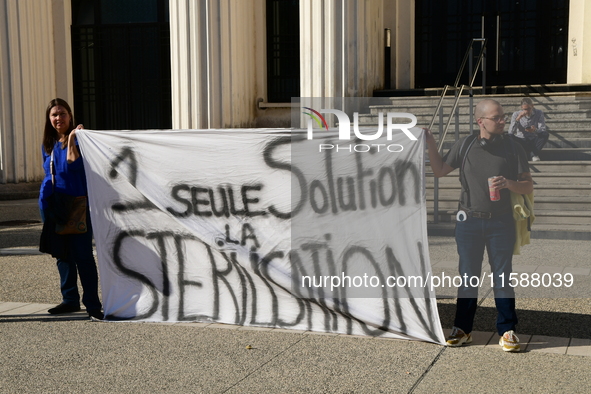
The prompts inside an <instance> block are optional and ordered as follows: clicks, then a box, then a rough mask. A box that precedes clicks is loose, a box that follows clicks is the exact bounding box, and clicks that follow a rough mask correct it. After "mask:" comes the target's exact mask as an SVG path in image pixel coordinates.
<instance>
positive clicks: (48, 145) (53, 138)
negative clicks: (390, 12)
mask: <svg viewBox="0 0 591 394" xmlns="http://www.w3.org/2000/svg"><path fill="white" fill-rule="evenodd" d="M56 105H60V106H62V107H64V108H65V109H66V111H68V114H70V126H69V127H68V132H67V133H66V135H70V132H71V131H72V130H74V115H73V114H72V109H71V108H70V105H69V104H68V103H67V102H66V101H65V100H62V99H61V98H54V99H53V100H51V101H50V102H49V105H47V109H46V110H45V129H44V130H43V149H45V152H46V153H47V154H50V153H51V151H52V150H53V146H54V145H55V143H56V142H57V141H59V138H58V135H57V130H56V129H55V128H54V127H53V126H52V125H51V121H50V120H49V112H50V111H51V109H52V108H53V107H55V106H56ZM66 141H67V140H66ZM65 147H66V143H62V149H63V148H65Z"/></svg>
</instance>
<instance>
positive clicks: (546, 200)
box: [427, 191, 591, 212]
mask: <svg viewBox="0 0 591 394" xmlns="http://www.w3.org/2000/svg"><path fill="white" fill-rule="evenodd" d="M459 196H460V195H459V191H458V193H454V194H448V193H446V194H444V195H441V194H440V195H439V209H443V210H453V209H457V207H458V198H459ZM427 207H428V208H429V207H431V208H432V207H433V193H427ZM534 209H535V211H537V210H540V209H541V210H548V211H550V210H552V211H582V212H591V196H589V197H573V196H568V197H539V196H535V197H534Z"/></svg>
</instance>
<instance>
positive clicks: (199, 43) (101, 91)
mask: <svg viewBox="0 0 591 394" xmlns="http://www.w3.org/2000/svg"><path fill="white" fill-rule="evenodd" d="M470 3H471V5H470V6H469V7H464V6H462V5H463V4H465V2H461V1H459V0H215V1H214V0H126V1H124V2H122V1H118V0H0V53H1V57H0V183H17V182H31V181H38V180H40V179H41V178H42V176H43V172H42V168H41V154H40V149H41V148H40V146H41V133H42V129H43V124H44V121H45V119H44V114H45V106H46V104H47V103H48V102H49V100H50V99H52V98H54V97H61V98H63V99H65V100H67V101H68V102H69V103H70V104H72V105H73V108H74V113H75V116H76V121H77V123H83V124H84V125H85V127H87V128H90V129H116V130H129V129H154V128H158V129H169V128H175V129H178V128H182V129H190V128H195V129H198V128H226V127H230V128H234V127H289V119H290V106H291V104H290V98H291V97H370V96H372V95H373V92H374V91H375V90H381V89H384V88H386V87H387V86H386V81H387V80H388V79H390V80H391V82H390V83H391V88H392V89H413V88H428V87H438V86H443V85H444V84H449V83H452V82H453V78H451V79H452V80H451V81H450V76H451V75H455V73H456V72H457V68H458V64H459V62H460V61H461V58H462V56H463V53H464V52H465V50H466V46H467V42H468V41H469V40H470V38H479V37H486V38H487V70H489V71H488V73H487V84H488V85H515V84H551V83H554V84H588V83H591V68H590V67H588V66H587V67H585V65H588V64H591V63H590V62H589V61H591V3H589V2H588V1H585V0H570V1H569V0H548V1H544V2H541V1H528V0H521V1H513V0H496V1H485V0H480V1H473V2H470ZM386 29H388V31H387V30H386ZM388 44H389V49H386V46H387V45H388ZM386 54H390V59H386V58H385V57H386ZM387 60H388V61H387Z"/></svg>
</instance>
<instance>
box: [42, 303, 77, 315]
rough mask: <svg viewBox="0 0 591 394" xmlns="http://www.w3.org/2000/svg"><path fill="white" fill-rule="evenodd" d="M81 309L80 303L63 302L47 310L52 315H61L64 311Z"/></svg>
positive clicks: (70, 311)
mask: <svg viewBox="0 0 591 394" xmlns="http://www.w3.org/2000/svg"><path fill="white" fill-rule="evenodd" d="M79 310H80V305H72V304H64V303H61V304H59V305H56V306H54V307H53V308H51V309H49V310H48V311H47V312H48V313H51V314H52V315H59V314H62V313H72V312H78V311H79Z"/></svg>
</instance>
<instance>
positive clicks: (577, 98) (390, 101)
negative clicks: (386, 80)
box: [373, 90, 591, 109]
mask: <svg viewBox="0 0 591 394" xmlns="http://www.w3.org/2000/svg"><path fill="white" fill-rule="evenodd" d="M524 97H526V95H525V94H508V95H505V94H501V95H497V94H487V95H480V94H475V95H473V102H474V103H477V102H478V101H480V100H482V99H485V98H491V99H493V100H497V101H498V102H500V103H501V104H502V105H503V106H511V107H513V106H514V107H517V108H519V106H520V104H521V100H522V99H523V98H524ZM527 97H529V98H531V99H532V101H533V103H534V105H535V106H537V107H540V109H544V107H552V106H554V105H560V104H564V103H566V104H573V103H574V104H578V103H580V104H588V103H591V95H590V94H589V93H584V94H581V93H577V94H543V95H541V94H531V95H527ZM440 98H441V91H440V92H439V94H436V95H430V96H410V97H383V96H381V97H375V98H374V100H373V101H374V102H379V103H380V104H381V105H390V106H398V105H411V104H412V105H430V104H432V103H435V105H437V104H438V103H439V100H440ZM454 101H455V95H454V93H453V92H451V93H450V91H448V93H447V94H446V96H445V98H444V101H443V102H444V105H452V104H453V103H454ZM469 101H470V95H469V92H468V91H467V90H464V92H463V94H462V97H461V98H460V101H459V102H460V103H469Z"/></svg>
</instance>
